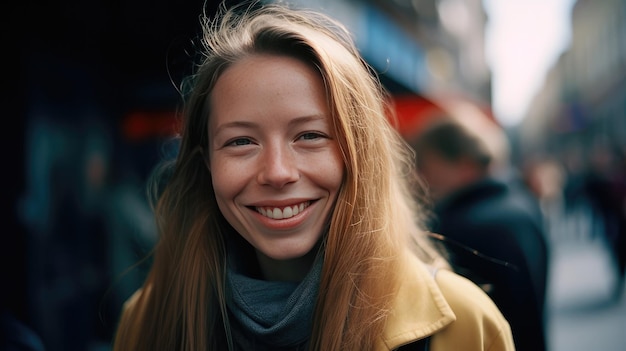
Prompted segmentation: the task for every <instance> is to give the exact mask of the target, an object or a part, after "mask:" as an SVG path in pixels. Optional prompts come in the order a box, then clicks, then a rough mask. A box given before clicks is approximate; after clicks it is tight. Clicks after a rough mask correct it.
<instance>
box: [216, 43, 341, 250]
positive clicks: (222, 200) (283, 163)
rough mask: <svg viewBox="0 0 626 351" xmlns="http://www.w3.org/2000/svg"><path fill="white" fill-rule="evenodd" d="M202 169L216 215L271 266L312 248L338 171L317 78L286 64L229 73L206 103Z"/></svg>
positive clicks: (246, 66)
mask: <svg viewBox="0 0 626 351" xmlns="http://www.w3.org/2000/svg"><path fill="white" fill-rule="evenodd" d="M210 105H211V113H210V117H209V131H208V132H209V140H210V142H209V145H208V150H209V167H210V171H211V175H212V180H213V187H214V189H215V197H216V200H217V204H218V206H219V208H220V211H221V212H222V214H223V215H224V217H225V218H226V219H227V220H228V222H229V223H230V225H231V226H232V227H233V228H235V230H237V232H238V233H239V234H240V235H241V236H242V237H243V238H245V239H246V240H247V241H248V242H249V243H250V244H251V245H252V246H253V247H254V248H255V249H256V250H257V252H259V253H261V254H263V256H266V257H267V258H270V259H272V260H290V259H294V258H299V257H302V256H304V255H306V254H307V253H308V252H309V251H311V250H312V249H313V248H314V247H315V245H316V244H317V243H318V241H319V239H320V238H321V236H322V232H323V230H324V229H325V227H326V225H327V223H328V220H329V218H330V214H331V212H332V210H333V207H334V204H335V200H336V199H337V194H338V192H339V189H340V187H341V184H342V179H343V174H344V165H343V162H342V159H341V154H340V152H339V148H338V145H337V142H336V140H335V137H334V135H333V133H332V128H331V125H330V118H331V111H330V110H329V108H328V104H327V101H326V94H325V89H324V84H323V81H322V78H321V76H320V74H319V72H318V71H316V70H315V69H313V68H312V67H310V66H308V65H306V64H305V63H303V62H302V61H299V60H297V59H295V58H291V57H287V56H276V55H254V56H251V57H248V58H245V59H243V60H241V61H239V62H237V63H235V64H234V65H233V66H231V67H229V68H228V69H227V70H226V71H225V72H224V73H223V74H222V75H221V76H220V78H219V79H218V80H217V82H216V84H215V87H214V88H213V91H212V92H211V95H210Z"/></svg>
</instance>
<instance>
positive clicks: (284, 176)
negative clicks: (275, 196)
mask: <svg viewBox="0 0 626 351" xmlns="http://www.w3.org/2000/svg"><path fill="white" fill-rule="evenodd" d="M260 161H261V162H262V164H261V168H260V170H261V171H260V172H259V174H258V176H257V180H258V182H259V184H262V185H269V186H272V187H274V188H277V189H281V188H283V187H284V186H285V185H287V184H289V183H293V182H295V181H297V180H298V179H299V178H300V172H299V171H298V167H297V165H296V157H295V155H294V154H293V151H292V150H289V148H287V147H271V148H267V149H266V150H264V152H263V157H262V158H261V160H260Z"/></svg>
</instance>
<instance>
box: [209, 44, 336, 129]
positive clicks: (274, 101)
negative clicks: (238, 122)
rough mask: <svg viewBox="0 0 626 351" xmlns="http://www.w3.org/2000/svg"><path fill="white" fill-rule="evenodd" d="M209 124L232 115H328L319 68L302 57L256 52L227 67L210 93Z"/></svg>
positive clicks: (240, 117)
mask: <svg viewBox="0 0 626 351" xmlns="http://www.w3.org/2000/svg"><path fill="white" fill-rule="evenodd" d="M209 99H210V106H211V111H210V124H211V125H215V124H220V123H223V122H224V121H226V120H232V119H244V120H245V119H252V118H255V119H258V118H265V117H267V118H270V117H272V118H279V117H281V116H292V117H297V116H306V115H324V116H329V109H328V101H327V99H326V91H325V86H324V82H323V79H322V77H321V74H320V73H319V71H318V70H317V69H315V68H313V66H312V65H310V64H307V63H305V62H303V61H301V60H299V59H296V58H293V57H290V56H281V55H267V54H265V55H253V56H249V57H246V58H244V59H242V60H240V61H238V62H236V63H235V64H233V65H232V66H231V67H229V68H227V69H226V70H225V71H224V72H223V73H222V75H221V76H220V77H219V78H218V79H217V81H216V83H215V86H214V87H213V90H212V92H211V94H210V97H209Z"/></svg>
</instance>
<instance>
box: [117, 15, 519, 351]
mask: <svg viewBox="0 0 626 351" xmlns="http://www.w3.org/2000/svg"><path fill="white" fill-rule="evenodd" d="M204 24H205V26H204V28H205V33H204V37H203V43H204V44H205V46H206V47H205V49H206V50H205V56H204V57H203V62H202V63H201V64H200V65H199V66H198V67H197V71H196V72H195V74H194V75H193V77H192V80H191V81H190V82H191V89H190V94H189V95H188V96H187V99H186V101H185V114H184V124H183V129H182V132H181V144H180V150H179V154H178V156H177V159H176V161H175V163H174V164H173V165H171V167H173V170H172V171H171V172H166V173H168V174H171V175H170V176H169V178H168V181H167V185H166V187H165V189H164V191H163V192H162V194H160V196H159V197H158V202H157V204H156V208H155V212H156V219H157V224H158V227H159V230H160V235H161V237H160V241H159V243H158V244H157V246H156V248H155V253H154V263H153V267H152V269H151V271H150V274H149V276H148V278H147V280H146V282H145V284H144V286H143V288H142V289H140V290H139V291H138V292H137V293H136V294H135V295H134V296H133V297H132V298H131V299H130V300H129V301H128V302H127V304H126V306H125V309H124V312H123V316H122V318H121V321H120V325H119V327H118V332H117V336H116V340H115V350H118V351H121V350H281V349H289V350H305V349H306V350H359V351H361V350H393V349H403V348H404V347H406V348H409V347H415V346H417V345H418V342H420V341H422V342H423V340H429V341H430V349H431V350H460V349H463V350H484V349H489V350H512V349H513V345H512V341H511V335H510V329H509V326H508V323H507V322H506V321H505V320H504V318H503V317H502V315H501V314H500V312H499V311H498V309H497V308H496V307H495V305H494V304H493V303H492V302H491V300H489V298H488V297H487V296H486V295H485V294H484V293H482V291H481V290H480V289H479V288H478V287H476V286H475V285H473V284H472V283H470V282H469V281H467V280H465V279H463V278H461V277H459V276H457V275H455V274H453V273H452V272H450V271H449V270H446V269H441V270H439V271H438V273H436V275H435V274H432V273H431V272H430V270H429V267H437V266H439V265H442V264H443V265H444V266H445V264H444V263H443V262H444V261H443V259H442V257H441V255H439V254H438V253H437V251H436V250H434V249H433V248H432V247H431V246H430V245H429V243H428V240H426V239H425V235H424V234H423V232H421V231H420V229H419V226H418V225H417V223H416V220H415V218H414V213H416V211H417V208H416V207H415V205H414V204H413V203H412V202H411V201H412V200H411V192H410V191H409V189H410V186H411V185H410V184H408V183H407V181H406V175H407V174H411V172H410V169H409V166H410V161H409V160H410V159H411V157H410V153H409V152H408V151H407V150H408V149H407V148H406V146H405V144H404V143H403V142H402V141H401V138H400V137H399V136H398V135H397V134H396V132H395V131H394V129H393V128H392V127H391V126H390V125H389V123H388V120H387V118H386V116H387V115H388V114H387V112H388V110H387V109H386V107H385V105H384V101H386V98H385V96H384V94H383V91H382V89H381V87H380V85H379V82H378V81H377V80H376V79H375V78H374V77H373V76H372V75H371V72H370V70H369V69H368V67H367V66H366V65H365V63H364V62H363V61H362V59H361V58H360V57H359V54H358V52H357V50H356V48H355V46H354V44H353V43H352V41H351V39H350V36H349V33H348V32H347V31H345V29H344V28H343V27H342V26H341V25H340V24H338V23H336V22H334V21H333V20H331V19H329V18H327V17H325V16H323V15H321V14H317V13H312V12H305V11H301V10H295V9H288V8H286V7H281V6H278V5H263V6H260V7H259V8H257V9H254V10H249V11H243V13H240V14H238V13H237V11H235V10H230V11H224V12H223V13H222V14H221V16H219V17H218V19H216V20H214V21H206V22H205V23H204ZM409 247H412V249H409ZM433 277H435V278H436V279H434V278H433ZM431 335H432V337H430V336H431Z"/></svg>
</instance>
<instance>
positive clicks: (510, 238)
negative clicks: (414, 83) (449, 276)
mask: <svg viewBox="0 0 626 351" xmlns="http://www.w3.org/2000/svg"><path fill="white" fill-rule="evenodd" d="M459 118H462V116H458V117H451V116H441V117H440V118H437V119H435V120H433V121H431V122H429V123H428V124H427V125H426V126H424V127H422V129H421V130H420V132H418V133H416V134H414V135H412V136H410V137H407V138H408V139H409V143H410V144H411V145H412V147H413V148H414V150H415V152H416V162H417V170H418V173H419V175H420V176H421V177H422V179H423V180H424V181H425V183H426V184H427V186H428V194H427V195H428V196H429V197H430V198H431V199H432V201H433V209H434V211H433V212H434V213H433V215H432V218H431V221H430V223H429V229H430V230H431V231H432V232H433V233H435V234H438V235H440V238H442V239H443V240H444V243H445V245H446V248H447V249H448V250H449V252H450V261H451V262H452V265H453V267H454V268H455V269H456V270H457V272H458V273H460V274H462V275H465V276H466V277H468V278H470V279H471V280H473V281H474V282H475V283H477V284H479V285H480V286H482V287H483V288H484V290H485V291H486V292H487V293H488V294H489V295H490V296H491V297H492V298H493V300H494V301H495V303H496V304H497V305H498V307H500V309H501V311H502V313H503V314H504V316H505V317H506V318H507V320H508V321H509V323H510V324H511V329H512V331H513V337H514V340H515V344H516V349H517V350H522V351H525V350H533V351H539V350H545V349H546V339H545V318H544V306H545V293H546V281H547V271H548V246H547V242H546V237H545V233H544V224H543V220H542V218H541V209H540V207H539V204H538V202H537V201H536V198H535V197H534V196H533V195H532V194H531V193H530V191H529V190H528V189H526V188H525V187H524V186H523V184H522V182H521V181H518V180H517V179H516V178H513V177H502V176H501V174H496V170H498V171H501V170H502V168H493V167H492V166H493V163H494V154H493V153H492V152H490V148H489V145H487V144H486V141H485V140H486V138H485V136H484V135H481V134H480V133H482V134H487V133H490V131H489V130H486V129H485V130H478V131H474V130H471V129H470V128H468V127H466V125H464V124H463V123H461V122H459V120H458V119H459ZM498 162H500V163H501V164H500V165H499V167H502V164H505V162H504V160H502V159H499V160H498Z"/></svg>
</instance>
